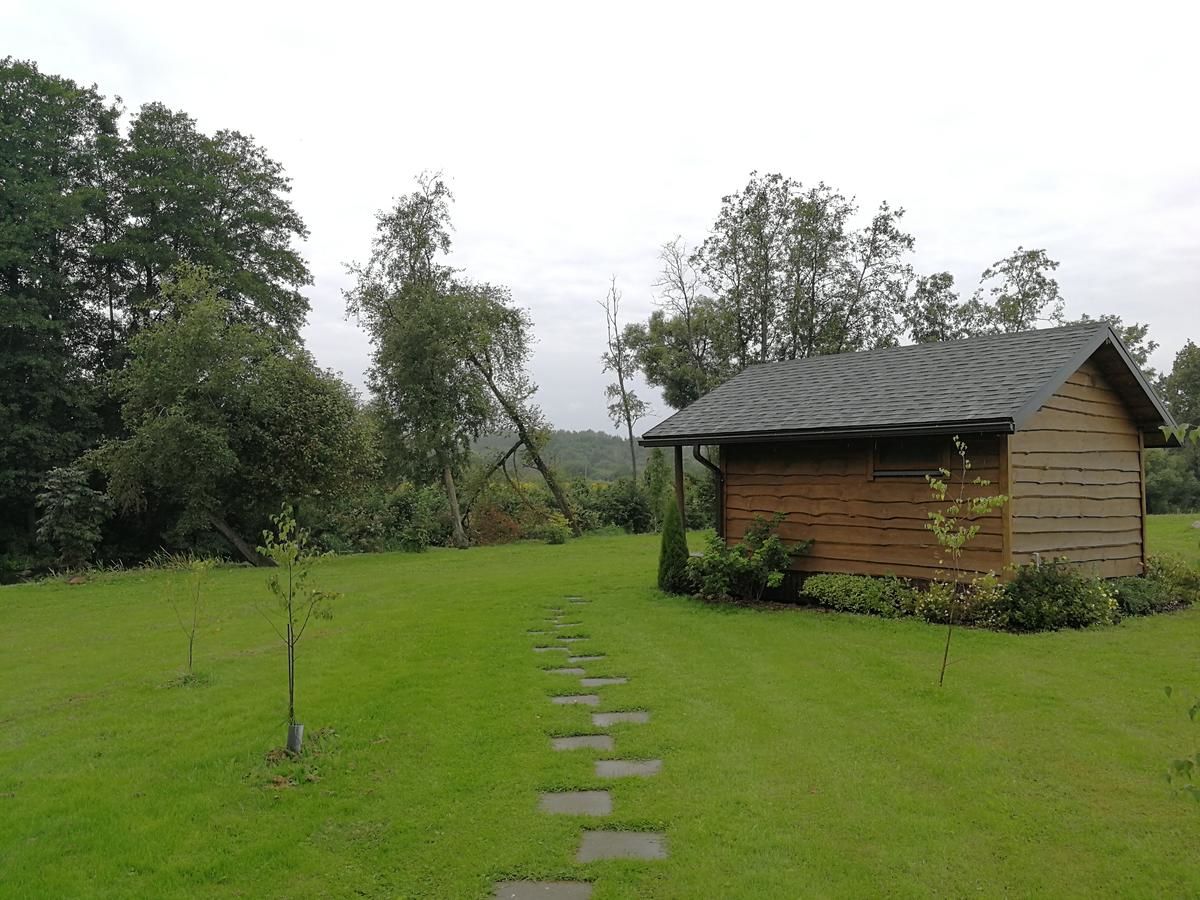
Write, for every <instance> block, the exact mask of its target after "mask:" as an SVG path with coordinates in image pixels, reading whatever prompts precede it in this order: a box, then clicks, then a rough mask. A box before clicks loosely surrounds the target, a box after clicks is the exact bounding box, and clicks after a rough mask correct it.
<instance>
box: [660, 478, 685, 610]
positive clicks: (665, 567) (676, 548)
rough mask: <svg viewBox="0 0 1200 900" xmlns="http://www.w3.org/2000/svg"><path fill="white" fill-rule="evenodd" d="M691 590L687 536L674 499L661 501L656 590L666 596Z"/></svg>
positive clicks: (669, 498)
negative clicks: (660, 529) (660, 530)
mask: <svg viewBox="0 0 1200 900" xmlns="http://www.w3.org/2000/svg"><path fill="white" fill-rule="evenodd" d="M690 588H691V576H690V574H689V573H688V545H687V535H686V534H685V533H684V530H683V519H682V518H681V517H680V515H679V505H678V504H677V503H676V502H675V498H674V497H668V498H666V499H664V501H663V513H662V539H661V540H660V541H659V547H658V589H659V590H661V591H666V592H667V593H668V594H684V593H687V592H688V590H689V589H690Z"/></svg>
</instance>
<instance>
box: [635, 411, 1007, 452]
mask: <svg viewBox="0 0 1200 900" xmlns="http://www.w3.org/2000/svg"><path fill="white" fill-rule="evenodd" d="M1014 430H1015V426H1014V424H1013V421H1012V419H1009V418H1004V419H971V420H966V421H962V422H922V423H915V422H903V423H900V424H897V425H871V426H863V427H853V428H820V429H808V430H802V431H798V430H778V431H736V432H703V433H695V434H670V435H653V434H645V435H643V436H642V437H641V439H639V440H638V444H640V445H641V446H643V447H687V446H691V445H696V444H762V443H767V442H771V441H778V442H797V443H798V442H803V441H830V440H839V439H843V438H844V439H852V438H872V437H898V436H900V437H902V436H907V435H914V436H920V435H927V434H984V433H996V432H1002V433H1005V434H1009V433H1012V432H1013V431H1014Z"/></svg>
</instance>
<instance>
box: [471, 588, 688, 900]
mask: <svg viewBox="0 0 1200 900" xmlns="http://www.w3.org/2000/svg"><path fill="white" fill-rule="evenodd" d="M564 599H566V601H567V602H568V603H572V604H575V603H580V604H582V603H590V602H591V601H590V600H587V599H585V598H583V597H566V598H564ZM547 612H548V613H549V614H550V617H549V618H547V619H546V621H547V623H549V624H551V625H553V629H554V630H555V631H558V630H560V629H567V628H579V627H580V626H582V625H583V623H582V622H564V621H563V620H562V618H563V610H562V607H549V608H548V609H547ZM527 634H529V635H544V634H546V632H545V631H544V630H542V629H535V628H531V629H529V630H528V632H527ZM589 640H591V637H590V636H587V635H574V636H571V637H565V636H562V637H559V638H558V641H559V643H558V644H557V645H554V646H550V647H534V648H533V651H534V652H535V653H553V652H555V651H557V652H559V653H567V654H570V653H571V648H570V647H567V646H563V645H565V644H574V643H578V642H579V641H589ZM605 658H606V657H605V655H604V654H603V653H593V654H586V655H579V656H571V655H568V656H567V662H568V663H570V664H571V665H567V666H561V667H558V668H548V669H545V670H544V671H546V672H549V673H550V674H552V675H579V676H582V677H581V678H580V680H579V683H580V685H581V686H582V687H585V688H598V687H606V686H608V685H614V684H628V683H629V679H628V678H626V677H624V676H613V677H588V675H587V671H586V670H585V669H584V668H582V667H581V666H578V665H575V664H577V663H583V662H593V661H595V660H600V659H605ZM550 702H551V703H553V704H555V705H556V706H599V705H600V696H599V695H598V694H558V695H556V696H552V697H551V698H550ZM649 721H650V713H649V712H647V711H646V710H640V709H634V710H624V711H618V712H597V713H592V725H593V726H594V727H596V728H607V727H609V726H610V725H618V724H621V723H625V722H630V723H635V724H644V723H646V722H649ZM614 743H615V742H614V740H613V736H612V735H609V734H573V735H566V736H564V737H552V738H551V739H550V747H551V749H553V750H555V751H559V752H563V751H569V750H599V751H601V752H604V753H610V752H612V750H613V748H614ZM593 762H594V765H595V777H597V778H652V777H654V776H655V775H658V774H659V772H661V771H662V760H660V759H597V760H594V761H593ZM538 808H539V809H541V811H542V812H544V813H547V814H550V815H565V816H595V817H602V816H610V815H612V809H613V805H612V795H611V794H610V793H609V792H608V791H604V790H584V791H545V792H543V793H542V794H541V795H540V796H539V797H538ZM666 857H667V841H666V836H665V835H663V834H661V833H660V832H656V831H616V830H602V829H596V830H586V831H584V832H583V838H582V840H581V841H580V844H579V849H578V851H577V852H576V854H575V861H576V862H579V863H588V862H592V861H594V860H600V859H638V860H653V859H666ZM492 890H493V893H492V896H493V897H494V898H495V900H589V898H590V897H591V896H592V885H591V883H589V882H586V881H498V882H496V883H495V884H494V885H492Z"/></svg>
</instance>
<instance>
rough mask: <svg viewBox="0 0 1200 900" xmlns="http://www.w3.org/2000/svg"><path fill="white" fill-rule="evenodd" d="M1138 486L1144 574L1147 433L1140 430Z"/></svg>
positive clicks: (1144, 570) (1145, 556)
mask: <svg viewBox="0 0 1200 900" xmlns="http://www.w3.org/2000/svg"><path fill="white" fill-rule="evenodd" d="M1138 488H1139V491H1140V493H1141V495H1142V574H1143V575H1145V574H1146V569H1147V565H1146V564H1147V563H1148V562H1149V560H1148V559H1147V554H1146V435H1145V433H1144V432H1142V431H1138Z"/></svg>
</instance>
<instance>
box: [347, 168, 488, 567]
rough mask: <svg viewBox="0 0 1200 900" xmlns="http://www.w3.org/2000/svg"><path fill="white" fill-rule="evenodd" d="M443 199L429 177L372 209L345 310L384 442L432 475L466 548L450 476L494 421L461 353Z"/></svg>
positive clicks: (447, 197)
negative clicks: (360, 330) (360, 339)
mask: <svg viewBox="0 0 1200 900" xmlns="http://www.w3.org/2000/svg"><path fill="white" fill-rule="evenodd" d="M452 200H453V195H452V194H451V192H450V189H449V187H448V186H447V185H446V183H445V182H444V181H443V180H442V179H441V177H440V176H438V175H433V174H424V175H421V176H420V177H419V178H418V179H417V189H416V190H415V191H413V192H412V193H410V194H406V195H404V196H402V197H400V198H399V200H397V202H396V204H395V206H394V207H393V208H392V209H391V210H389V211H387V212H383V213H380V214H379V216H378V220H377V230H376V235H375V240H374V243H373V245H372V249H371V255H370V258H369V259H368V261H367V262H366V263H361V264H360V263H356V264H352V265H351V266H350V267H349V271H350V274H351V275H353V276H354V279H355V284H354V287H352V288H351V289H349V290H348V291H346V292H345V298H346V305H347V309H348V310H349V311H350V312H351V313H352V314H353V315H355V316H356V317H357V318H358V320H359V321H360V322H361V323H362V324H363V325H364V326H365V327H366V329H367V331H368V332H369V334H370V335H371V341H372V344H373V348H374V349H373V351H372V365H371V369H370V371H369V373H368V379H369V384H370V387H371V391H372V393H373V394H374V395H375V398H376V401H377V407H378V409H379V410H380V412H381V414H382V418H383V423H384V428H385V431H386V432H389V433H390V434H391V436H392V437H393V446H397V447H400V448H402V449H403V456H404V459H405V463H406V467H407V468H408V469H409V471H410V472H411V473H413V474H414V475H417V476H418V477H428V476H430V475H436V477H437V478H438V479H440V480H441V482H442V484H443V486H444V487H445V490H446V496H447V500H448V502H449V506H450V511H451V519H452V528H453V536H452V540H453V542H454V544H455V546H458V547H466V546H467V544H468V540H467V535H466V531H465V529H464V528H463V523H462V510H461V509H460V507H459V500H458V489H457V486H456V483H455V477H456V474H457V473H459V472H460V471H461V469H462V466H463V465H464V464H465V461H466V459H467V455H468V452H469V448H470V444H471V441H472V440H473V439H474V438H477V437H478V436H479V434H480V433H481V432H482V431H484V430H485V429H486V428H487V427H488V426H489V425H490V424H491V423H492V422H494V421H495V418H496V414H495V406H494V404H493V400H492V397H491V396H490V394H489V391H488V389H487V386H486V385H485V384H484V383H483V382H482V381H481V380H480V379H479V378H478V377H477V375H476V372H475V370H474V369H473V367H472V366H471V364H470V363H469V362H468V360H467V358H466V357H465V355H464V354H463V353H462V348H461V346H460V345H461V340H462V338H461V336H460V335H457V334H456V330H457V329H458V328H460V327H462V326H463V324H464V321H463V316H462V311H461V309H460V308H459V304H456V303H453V302H451V300H450V297H451V295H452V294H453V293H454V290H455V285H454V270H453V269H451V268H450V267H449V266H447V265H446V264H445V263H444V262H443V261H442V260H443V258H444V256H445V254H446V253H448V252H449V250H450V202H451V201H452Z"/></svg>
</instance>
